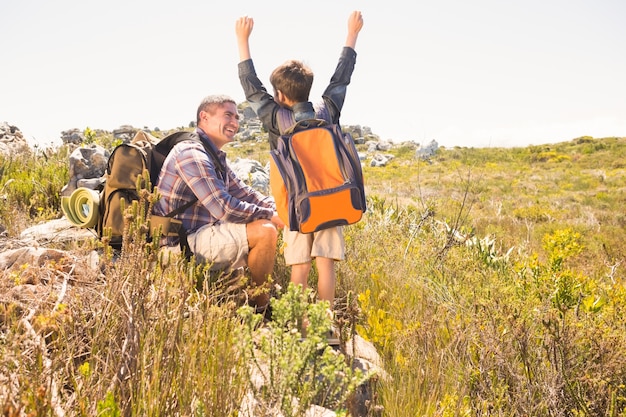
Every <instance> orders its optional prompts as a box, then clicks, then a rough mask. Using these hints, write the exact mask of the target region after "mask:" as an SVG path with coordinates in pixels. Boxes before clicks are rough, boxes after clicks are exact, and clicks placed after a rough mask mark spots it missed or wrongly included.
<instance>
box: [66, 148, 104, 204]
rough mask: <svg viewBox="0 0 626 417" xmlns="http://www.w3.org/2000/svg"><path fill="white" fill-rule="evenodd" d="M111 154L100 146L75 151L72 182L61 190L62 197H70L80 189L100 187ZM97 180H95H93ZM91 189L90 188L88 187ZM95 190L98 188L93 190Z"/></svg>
mask: <svg viewBox="0 0 626 417" xmlns="http://www.w3.org/2000/svg"><path fill="white" fill-rule="evenodd" d="M109 156H110V152H109V151H108V150H106V149H104V148H103V147H102V146H99V145H91V146H89V147H80V148H76V149H74V151H73V152H72V153H71V154H70V162H69V164H70V169H69V174H70V180H69V182H68V183H67V184H66V185H65V187H63V189H62V190H61V195H62V196H66V197H69V196H70V195H72V193H73V192H74V190H76V189H77V188H78V187H81V186H85V184H88V185H90V186H96V187H97V186H98V185H99V184H100V183H101V180H100V178H101V177H102V176H103V175H104V172H105V170H106V167H107V163H108V160H109ZM94 178H95V179H96V180H93V179H94ZM86 179H88V180H92V181H89V182H87V183H85V182H82V183H81V185H79V182H80V181H82V180H86ZM87 188H90V187H87ZM91 189H92V190H95V189H96V188H91Z"/></svg>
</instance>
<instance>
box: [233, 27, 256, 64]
mask: <svg viewBox="0 0 626 417" xmlns="http://www.w3.org/2000/svg"><path fill="white" fill-rule="evenodd" d="M253 27H254V19H252V18H251V17H248V16H242V17H240V18H239V19H237V21H236V22H235V33H236V34H237V48H238V49H239V60H240V61H241V62H243V61H245V60H247V59H250V58H251V57H250V42H249V38H250V33H252V28H253Z"/></svg>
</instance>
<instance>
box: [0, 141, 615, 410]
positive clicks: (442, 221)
mask: <svg viewBox="0 0 626 417" xmlns="http://www.w3.org/2000/svg"><path fill="white" fill-rule="evenodd" d="M108 140H110V138H108ZM358 148H359V150H360V151H361V152H362V153H363V154H364V156H365V159H364V174H365V178H366V192H367V194H368V197H369V199H368V204H369V207H368V212H367V213H366V215H365V216H364V218H363V220H362V221H361V222H360V223H358V224H356V225H354V226H350V227H348V228H346V242H347V259H346V260H345V261H344V262H342V263H340V264H339V266H338V296H339V297H338V298H339V303H338V305H337V306H336V308H337V310H338V311H340V312H341V317H342V320H344V324H345V326H346V327H345V331H346V332H348V333H349V334H350V335H354V334H358V335H360V336H362V337H363V338H365V339H366V340H368V341H370V342H371V343H373V344H374V346H376V348H377V350H378V352H379V354H380V355H381V356H382V358H383V363H384V368H385V371H386V373H387V375H388V377H387V378H382V377H381V378H375V379H374V380H372V381H371V386H372V387H373V389H374V390H375V393H376V395H375V396H374V397H373V398H371V401H370V403H369V409H368V410H367V413H366V414H363V415H385V416H415V415H429V416H430V415H433V416H451V415H459V416H473V415H520V416H521V415H533V416H583V415H589V416H600V415H601V416H622V415H625V414H626V388H625V387H626V359H624V358H623V352H624V351H626V332H624V327H625V326H626V319H624V317H625V314H624V313H626V312H625V311H624V308H625V306H626V303H625V302H626V288H625V287H624V284H625V281H624V266H623V262H624V257H625V255H626V246H625V245H626V244H625V243H624V238H623V236H624V228H625V226H626V215H625V214H624V210H623V207H624V203H625V201H624V200H625V198H626V196H625V194H624V189H625V184H626V157H625V155H626V138H602V139H594V138H590V137H581V138H577V139H574V140H572V141H568V142H564V143H557V144H552V145H541V146H529V147H524V148H480V149H479V148H460V147H459V148H452V149H444V148H440V149H439V150H438V151H437V153H436V154H435V155H434V156H432V157H430V158H428V159H422V158H419V157H416V145H415V144H412V143H404V144H397V145H394V146H393V147H391V149H389V150H388V151H385V153H386V154H389V155H393V158H391V159H390V162H389V163H388V164H387V165H386V166H385V167H372V166H370V165H369V161H370V160H371V158H373V156H374V154H375V153H377V152H380V151H371V150H369V149H370V148H369V147H368V145H366V144H363V145H358ZM227 152H228V154H229V155H230V157H231V158H233V159H234V158H236V157H237V156H243V157H247V158H253V159H257V160H260V161H261V162H262V163H265V161H266V159H264V158H267V149H266V145H265V144H264V143H263V142H262V141H261V142H255V141H250V142H244V143H241V144H237V146H233V147H231V148H229V149H228V150H227ZM68 154H69V149H66V148H61V149H59V150H58V151H56V152H55V153H54V154H47V155H45V156H44V155H41V154H40V155H35V156H29V157H24V158H23V159H17V158H16V159H11V160H7V159H0V189H1V190H2V191H1V192H0V194H1V195H2V197H3V198H2V199H0V215H1V219H2V221H1V223H2V225H3V226H4V230H5V231H4V236H3V237H2V244H1V245H0V247H2V248H3V249H5V250H6V249H7V248H8V247H11V245H12V246H13V247H15V246H16V245H17V244H16V241H17V240H18V237H19V235H20V232H21V231H23V230H24V229H25V228H26V227H27V226H30V225H32V224H34V223H37V222H41V221H46V220H50V219H54V218H58V217H59V216H60V207H59V196H58V192H59V190H60V189H61V187H62V186H63V185H64V184H65V183H66V182H67V180H68V178H67V157H68ZM47 247H50V246H47ZM54 248H55V249H60V250H63V251H69V252H70V253H71V254H72V255H73V256H76V257H77V258H80V259H84V258H85V255H86V254H89V253H92V250H93V249H96V250H97V251H98V253H99V254H100V255H99V256H100V257H101V260H102V261H103V263H102V265H101V268H100V269H99V271H96V272H93V271H92V272H84V273H85V275H84V276H80V277H77V276H76V275H75V274H74V271H75V270H78V269H74V268H72V267H71V262H70V263H69V264H68V263H67V262H68V261H67V258H66V259H65V261H60V260H56V261H53V262H49V263H44V264H38V265H28V264H22V265H16V267H15V268H11V269H10V270H5V271H2V272H1V273H0V283H1V285H2V287H1V288H2V289H3V290H2V294H3V295H2V298H0V353H1V354H2V355H1V356H0V375H5V376H6V375H11V379H10V380H6V379H5V380H3V383H4V382H6V384H5V385H4V387H5V388H3V389H0V404H3V407H4V408H5V410H9V411H5V414H8V415H16V416H17V415H20V414H19V412H22V413H28V412H34V413H38V414H39V415H72V416H73V415H76V416H83V415H84V416H86V415H94V414H95V412H96V411H99V412H100V415H119V414H115V413H114V411H112V410H118V412H119V410H120V409H123V410H126V411H127V412H132V414H134V415H148V414H150V415H159V413H162V411H163V410H164V409H168V410H171V413H170V414H171V415H191V414H194V415H216V416H217V415H235V414H234V413H235V411H234V410H235V409H236V405H237V404H240V403H241V398H242V396H243V393H244V392H245V388H246V386H247V382H246V372H245V370H244V368H242V366H241V363H240V362H239V361H238V360H237V359H238V358H240V357H241V350H240V349H239V347H240V346H241V343H242V340H244V339H243V336H242V334H244V333H242V329H241V327H242V324H241V320H240V319H237V317H238V316H237V314H236V313H235V311H234V307H233V305H232V304H230V303H224V302H223V301H224V300H225V299H226V300H229V301H233V303H235V304H236V297H235V298H231V297H232V294H230V295H229V294H228V293H224V292H223V291H222V290H224V287H223V286H222V287H219V286H218V287H215V286H209V287H204V288H202V287H200V288H199V290H196V289H195V288H196V286H197V281H196V280H197V278H198V277H200V276H202V275H201V272H200V271H199V270H198V269H195V268H192V269H191V270H189V269H185V268H184V267H183V266H181V265H179V264H176V263H170V264H168V265H166V264H164V263H162V261H161V260H159V259H158V257H157V256H156V255H155V253H154V252H150V250H148V249H147V248H146V247H144V246H142V245H137V246H133V248H131V249H130V250H129V251H128V253H127V254H126V255H125V256H123V257H122V258H120V260H118V261H117V263H116V264H115V265H113V264H111V263H110V259H107V255H106V253H104V252H103V251H102V249H101V248H99V247H97V244H96V243H93V242H91V243H89V242H87V243H84V242H65V243H64V244H63V245H61V246H59V247H54ZM146 250H148V252H146ZM150 262H153V263H150ZM76 265H78V263H76ZM81 265H82V264H81ZM79 269H80V270H81V271H90V270H89V269H82V266H81V268H79ZM198 274H200V275H198ZM67 277H69V278H67ZM274 279H275V282H276V283H278V284H280V288H282V290H281V289H276V294H275V295H276V297H280V296H281V295H282V292H281V291H284V288H286V286H287V281H288V270H287V268H286V267H285V265H284V263H283V262H281V252H280V248H279V249H278V250H277V266H276V268H275V272H274ZM37 280H39V281H45V283H48V284H47V287H45V289H44V290H43V292H39V293H37V294H38V297H39V298H38V304H37V307H36V308H34V309H29V308H28V305H27V304H26V301H27V299H26V298H27V297H23V298H22V299H20V298H19V297H16V296H15V295H16V294H27V293H26V292H22V293H18V292H16V291H15V290H13V288H14V287H17V286H21V287H23V288H25V289H27V287H28V285H31V283H32V282H33V281H37ZM63 282H65V289H63V286H62V285H61V284H62V283H63ZM214 284H216V285H217V284H219V282H215V283H214ZM62 291H65V292H64V293H63V294H66V295H65V297H64V298H63V302H58V300H60V299H61V296H60V294H61V293H62ZM9 294H12V295H13V296H15V297H9ZM70 295H71V297H70ZM129 311H132V312H135V313H136V314H137V315H135V316H133V315H129V314H128V312H129ZM189 317H192V318H193V320H188V318H189ZM134 323H135V324H137V325H136V326H135V324H134ZM26 324H30V325H31V327H30V328H27V327H25V325H26ZM131 328H132V329H133V332H134V333H133V334H134V335H135V336H136V337H137V339H136V340H137V343H136V344H133V345H132V346H133V347H134V349H135V350H134V351H133V352H134V353H133V355H134V356H133V357H134V358H135V359H136V362H135V363H134V365H133V366H135V368H133V369H136V370H137V371H136V373H133V374H131V375H130V376H129V377H128V379H126V380H123V381H125V382H124V383H120V382H119V381H120V380H119V379H118V377H119V375H117V374H116V370H118V369H119V367H117V365H118V364H119V361H120V360H121V358H122V357H125V356H124V355H126V354H127V352H128V350H124V349H127V348H126V347H125V346H127V344H124V343H123V342H124V341H125V340H126V341H128V340H130V339H128V334H129V333H128V332H129V329H131ZM199 329H202V331H199ZM33 334H35V335H38V338H35V339H33V338H32V335H33ZM33 340H38V341H39V342H38V343H39V344H34V343H33ZM133 340H134V339H133ZM139 341H141V343H139ZM122 353H124V355H122ZM207 381H211V382H210V383H209V384H208V383H207ZM52 382H54V384H52ZM294 383H296V384H302V381H296V382H294ZM0 385H2V384H0ZM224 392H227V393H228V395H226V396H224V395H222V394H223V393H224ZM61 405H62V406H61ZM164 407H165V408H164ZM60 408H61V409H60ZM348 408H349V407H342V406H341V405H337V404H335V407H334V410H335V411H336V412H337V415H346V413H347V412H348ZM383 409H384V414H383V413H382V411H381V410H383ZM15 410H21V411H19V412H18V411H15ZM103 410H108V411H103ZM226 410H230V411H226ZM11 412H13V413H14V414H11ZM107 413H108V414H107ZM342 413H343V414H342ZM161 415H162V414H161ZM353 415H358V414H356V413H354V414H353Z"/></svg>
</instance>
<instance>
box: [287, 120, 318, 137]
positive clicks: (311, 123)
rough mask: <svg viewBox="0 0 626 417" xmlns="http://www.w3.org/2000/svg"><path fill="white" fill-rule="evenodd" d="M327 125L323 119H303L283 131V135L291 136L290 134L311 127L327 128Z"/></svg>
mask: <svg viewBox="0 0 626 417" xmlns="http://www.w3.org/2000/svg"><path fill="white" fill-rule="evenodd" d="M328 124H329V123H328V122H327V121H326V120H324V119H303V120H300V121H298V122H296V123H295V124H294V125H292V126H291V127H290V128H289V129H287V130H286V131H285V133H284V134H285V135H291V134H292V133H295V132H299V131H301V130H305V129H310V128H313V127H322V126H327V125H328Z"/></svg>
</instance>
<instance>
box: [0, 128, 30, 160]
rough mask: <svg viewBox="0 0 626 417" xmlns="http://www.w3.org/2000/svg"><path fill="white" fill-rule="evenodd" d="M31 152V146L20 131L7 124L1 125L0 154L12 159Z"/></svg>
mask: <svg viewBox="0 0 626 417" xmlns="http://www.w3.org/2000/svg"><path fill="white" fill-rule="evenodd" d="M30 152H31V149H30V146H28V142H26V139H24V136H23V135H22V132H21V131H20V129H18V128H17V127H15V126H12V125H10V124H8V123H7V122H2V123H0V154H2V155H4V156H8V157H11V156H15V155H19V154H23V153H30Z"/></svg>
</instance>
